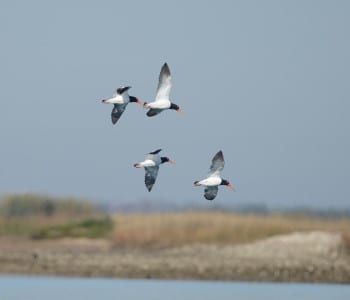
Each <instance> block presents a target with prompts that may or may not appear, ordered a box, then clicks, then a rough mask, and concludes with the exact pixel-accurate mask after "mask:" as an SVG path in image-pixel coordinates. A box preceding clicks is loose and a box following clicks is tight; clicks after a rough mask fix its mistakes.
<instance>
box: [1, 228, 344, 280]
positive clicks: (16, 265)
mask: <svg viewBox="0 0 350 300" xmlns="http://www.w3.org/2000/svg"><path fill="white" fill-rule="evenodd" d="M0 273H22V274H50V275H70V276H96V277H120V278H162V279H210V280H248V281H284V282H289V281H293V282H333V283H350V255H349V253H348V250H347V248H346V246H345V243H344V241H343V240H342V238H341V235H340V234H336V233H335V234H330V233H325V232H310V233H293V234H289V235H283V236H276V237H273V238H269V239H265V240H262V241H258V242H255V243H251V244H246V245H235V246H216V245H188V246H182V247H177V248H166V249H153V250H152V249H135V248H128V249H125V248H124V249H118V248H115V247H113V246H112V245H111V243H110V242H109V241H107V240H88V239H62V240H51V241H31V240H23V239H8V238H2V239H0Z"/></svg>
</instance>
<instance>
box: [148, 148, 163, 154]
mask: <svg viewBox="0 0 350 300" xmlns="http://www.w3.org/2000/svg"><path fill="white" fill-rule="evenodd" d="M160 151H162V149H158V150H155V151H153V152H150V153H149V154H158V153H159V152H160Z"/></svg>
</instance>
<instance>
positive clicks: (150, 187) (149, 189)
mask: <svg viewBox="0 0 350 300" xmlns="http://www.w3.org/2000/svg"><path fill="white" fill-rule="evenodd" d="M146 187H147V190H148V191H149V192H150V191H151V190H152V187H153V184H152V185H146Z"/></svg>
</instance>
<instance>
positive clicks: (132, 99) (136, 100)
mask: <svg viewBox="0 0 350 300" xmlns="http://www.w3.org/2000/svg"><path fill="white" fill-rule="evenodd" d="M129 100H130V102H136V103H138V104H140V105H141V106H143V103H142V102H141V101H140V100H139V99H137V98H136V97H134V96H129Z"/></svg>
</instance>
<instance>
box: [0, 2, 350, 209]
mask: <svg viewBox="0 0 350 300" xmlns="http://www.w3.org/2000/svg"><path fill="white" fill-rule="evenodd" d="M349 15H350V2H348V1H243V0H242V1H200V2H197V1H192V3H191V2H190V1H182V2H181V1H164V0H163V1H54V2H52V1H1V2H0V40H1V47H0V81H1V89H0V99H1V100H0V114H1V117H0V140H1V147H0V194H4V193H11V192H39V193H48V194H53V195H59V196H61V195H62V196H66V195H68V196H76V197H86V198H88V199H94V200H96V201H101V202H105V201H110V202H112V201H114V202H116V203H120V202H126V201H130V202H135V201H139V200H146V201H150V202H152V203H154V202H162V201H167V202H170V203H171V202H174V203H185V202H188V203H190V204H191V205H193V204H199V205H203V206H206V205H213V204H211V203H210V202H208V201H206V200H205V199H204V198H203V188H195V187H194V186H193V182H194V180H197V179H201V178H203V177H204V176H205V175H206V174H207V171H208V168H209V165H210V160H211V159H212V157H213V155H214V154H215V153H216V152H217V151H218V150H219V149H222V150H223V152H224V155H225V159H226V166H225V169H224V171H223V176H224V178H227V179H229V180H230V182H231V183H232V184H233V185H235V187H236V189H237V192H236V193H233V192H231V191H230V190H229V189H227V188H226V187H222V188H221V189H220V191H219V195H218V197H217V198H216V199H215V202H216V203H220V204H228V203H242V202H245V203H256V202H264V203H267V204H268V205H271V206H274V205H282V206H284V205H294V204H296V205H310V206H316V207H318V206H322V207H326V206H329V205H332V206H333V205H334V206H338V207H343V206H348V205H349V196H350V189H349V182H350V159H349V153H350V138H349V129H350V118H349V112H350V99H349V96H350V83H349V79H350V71H349V70H350V39H349V36H350V18H349ZM165 61H166V62H168V64H169V66H170V69H171V72H172V76H173V90H172V94H171V98H172V99H173V101H174V102H175V103H177V104H179V105H180V106H181V107H182V108H183V110H184V112H185V115H184V116H183V117H181V116H179V115H178V114H177V113H175V112H174V111H168V112H164V113H162V114H161V115H159V116H158V117H155V118H148V117H146V115H145V111H144V110H143V109H142V108H141V107H139V106H138V105H134V104H132V105H129V107H128V108H127V110H126V112H125V114H124V115H123V116H122V118H121V119H120V121H119V123H118V124H117V125H115V126H113V125H112V124H111V121H110V112H111V109H112V106H108V105H102V104H101V99H103V98H106V97H109V96H111V95H112V93H113V91H114V89H115V88H117V87H119V86H121V85H131V86H132V89H131V90H130V94H131V95H135V96H137V97H139V98H140V99H141V100H142V101H152V100H153V99H154V96H155V91H156V87H157V80H158V74H159V71H160V68H161V65H162V64H163V63H164V62H165ZM157 148H162V149H163V152H162V154H163V155H165V156H169V157H170V158H172V159H174V160H175V161H176V162H177V165H176V166H172V165H169V164H166V165H162V167H161V170H160V172H159V176H158V180H157V183H156V185H155V186H154V189H153V190H152V192H151V193H148V191H147V190H146V187H145V186H144V183H143V178H144V171H143V170H139V169H134V168H133V164H134V163H135V162H138V161H140V160H143V158H144V156H145V154H146V153H147V152H149V151H152V150H155V149H157Z"/></svg>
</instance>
